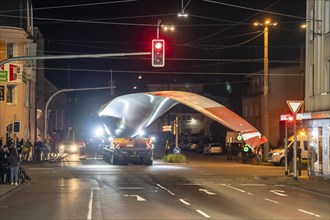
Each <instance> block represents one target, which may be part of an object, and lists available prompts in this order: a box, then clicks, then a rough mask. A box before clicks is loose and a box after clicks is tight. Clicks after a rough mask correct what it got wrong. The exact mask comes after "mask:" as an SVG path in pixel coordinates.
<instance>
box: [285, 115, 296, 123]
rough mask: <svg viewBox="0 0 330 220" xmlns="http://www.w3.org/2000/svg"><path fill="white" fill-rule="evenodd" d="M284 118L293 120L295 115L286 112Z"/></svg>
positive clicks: (289, 120)
mask: <svg viewBox="0 0 330 220" xmlns="http://www.w3.org/2000/svg"><path fill="white" fill-rule="evenodd" d="M286 120H287V122H289V123H290V122H293V121H294V120H295V115H293V114H291V113H290V114H287V115H286Z"/></svg>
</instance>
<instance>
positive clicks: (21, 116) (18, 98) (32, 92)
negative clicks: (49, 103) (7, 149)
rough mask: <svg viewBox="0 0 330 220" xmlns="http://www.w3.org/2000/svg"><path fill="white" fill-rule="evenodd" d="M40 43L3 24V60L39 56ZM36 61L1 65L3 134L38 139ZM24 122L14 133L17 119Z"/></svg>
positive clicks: (0, 38) (0, 56) (0, 35)
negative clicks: (36, 127) (37, 51)
mask: <svg viewBox="0 0 330 220" xmlns="http://www.w3.org/2000/svg"><path fill="white" fill-rule="evenodd" d="M35 52H36V44H35V43H34V41H33V40H32V39H31V38H30V37H29V35H28V34H27V32H26V31H25V30H24V29H22V28H17V27H5V26H2V27H0V60H1V61H2V60H6V59H9V58H12V57H17V56H35ZM35 69H36V66H35V62H32V61H31V62H26V61H12V62H10V63H6V64H4V65H2V66H1V67H0V74H1V76H0V92H1V98H0V115H1V120H0V135H1V137H6V138H9V137H10V138H16V137H18V138H20V139H21V138H23V139H24V140H27V139H30V140H34V138H35V136H36V133H35V132H36V130H35V121H36V102H35V96H36V72H35ZM14 121H15V122H18V123H19V124H20V126H19V129H18V130H16V131H15V132H14V129H13V122H14Z"/></svg>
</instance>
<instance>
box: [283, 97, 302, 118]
mask: <svg viewBox="0 0 330 220" xmlns="http://www.w3.org/2000/svg"><path fill="white" fill-rule="evenodd" d="M286 103H287V104H288V106H289V108H290V110H291V112H292V114H294V115H295V114H297V112H298V111H299V109H300V107H301V106H302V104H303V103H304V101H298V100H287V101H286Z"/></svg>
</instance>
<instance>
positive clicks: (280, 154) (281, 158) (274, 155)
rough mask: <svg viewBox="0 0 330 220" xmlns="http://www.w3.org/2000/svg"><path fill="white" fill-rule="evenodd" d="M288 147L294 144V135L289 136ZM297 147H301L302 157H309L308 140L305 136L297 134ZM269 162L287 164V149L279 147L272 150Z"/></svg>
mask: <svg viewBox="0 0 330 220" xmlns="http://www.w3.org/2000/svg"><path fill="white" fill-rule="evenodd" d="M288 141H289V144H288V148H289V147H290V146H291V145H293V143H294V142H293V137H290V138H289V140H288ZM297 147H300V149H301V158H302V159H307V157H308V152H307V151H308V140H307V137H305V136H297ZM268 162H271V163H273V164H274V165H277V166H278V165H280V166H284V165H285V149H277V150H274V151H272V152H271V156H270V160H269V161H268Z"/></svg>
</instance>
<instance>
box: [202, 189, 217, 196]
mask: <svg viewBox="0 0 330 220" xmlns="http://www.w3.org/2000/svg"><path fill="white" fill-rule="evenodd" d="M198 191H200V192H205V193H206V194H208V195H216V193H213V192H210V191H209V190H207V189H198Z"/></svg>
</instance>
